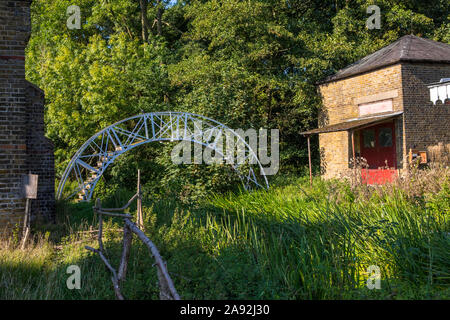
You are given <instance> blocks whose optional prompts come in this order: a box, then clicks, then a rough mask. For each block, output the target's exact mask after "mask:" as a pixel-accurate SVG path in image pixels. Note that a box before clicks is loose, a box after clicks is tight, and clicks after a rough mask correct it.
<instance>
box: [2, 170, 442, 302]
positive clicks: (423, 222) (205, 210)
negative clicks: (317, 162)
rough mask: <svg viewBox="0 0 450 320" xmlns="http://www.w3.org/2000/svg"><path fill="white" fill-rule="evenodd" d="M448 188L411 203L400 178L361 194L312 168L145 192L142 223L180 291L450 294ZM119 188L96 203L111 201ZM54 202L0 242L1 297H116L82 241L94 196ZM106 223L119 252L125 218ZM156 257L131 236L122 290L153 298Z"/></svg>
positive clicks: (254, 295)
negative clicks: (244, 181)
mask: <svg viewBox="0 0 450 320" xmlns="http://www.w3.org/2000/svg"><path fill="white" fill-rule="evenodd" d="M447 190H448V186H443V187H442V189H441V191H440V192H438V193H436V194H432V195H427V196H424V198H423V201H422V202H423V205H418V204H417V201H410V199H408V197H407V195H405V194H404V192H403V191H402V190H400V189H399V190H389V192H386V193H385V194H382V193H377V194H375V193H374V195H373V196H372V197H371V198H370V200H363V199H362V198H359V197H358V195H357V193H356V191H354V190H352V189H351V188H349V187H348V186H347V185H346V184H344V183H337V182H329V183H326V182H322V181H320V180H315V181H314V187H313V188H310V187H309V185H308V183H306V180H305V179H299V180H293V181H291V182H290V183H287V184H286V183H285V184H283V186H279V187H273V188H272V189H271V190H270V191H268V192H267V191H256V192H252V193H247V192H241V193H239V194H227V195H212V196H211V197H210V198H209V199H208V200H205V201H204V202H201V203H198V204H197V205H196V206H195V208H194V207H190V206H186V205H183V204H181V203H179V202H177V201H175V200H170V199H166V200H161V201H158V202H154V203H152V202H147V203H145V213H146V229H147V234H148V236H149V237H150V238H151V239H152V240H153V241H154V242H155V244H156V245H157V246H158V247H159V249H160V252H161V254H162V256H163V257H164V259H165V260H166V261H167V265H168V268H169V271H170V272H171V273H172V276H173V279H174V282H175V285H176V287H177V290H178V291H179V293H180V295H181V296H182V297H183V298H186V299H393V298H395V299H410V298H415V299H434V298H449V287H450V286H449V285H450V251H449V250H448V248H449V245H450V236H449V232H450V224H449V219H448V209H449V208H448V193H447ZM117 197H118V198H117V199H114V197H113V198H110V199H108V200H106V201H104V202H103V203H105V205H107V206H118V205H119V204H121V202H123V201H121V200H123V199H122V198H123V197H122V196H121V195H120V194H118V195H117ZM58 210H59V216H58V221H59V223H58V224H57V225H56V226H53V227H52V229H51V228H50V229H49V228H48V227H44V226H41V229H35V230H42V232H43V233H44V234H45V232H47V239H48V240H46V239H45V237H44V239H42V240H41V241H40V242H39V243H38V244H37V245H36V246H35V247H33V248H29V249H27V251H24V252H21V251H20V250H18V249H16V248H15V247H14V246H13V245H9V246H3V247H4V249H1V250H0V281H1V286H0V298H2V299H17V298H19V299H113V298H114V293H113V291H112V288H111V282H110V275H109V273H108V270H106V268H105V267H104V265H103V264H102V262H101V261H100V259H99V258H98V257H97V256H95V255H93V254H91V253H90V252H87V251H86V250H85V249H84V245H86V244H88V245H91V246H96V243H95V238H93V237H92V236H90V235H89V234H90V233H89V232H87V231H89V230H90V228H91V227H90V226H92V227H93V228H94V229H95V228H96V219H95V217H93V216H92V204H67V203H66V204H61V205H60V206H59V209H58ZM105 227H106V230H107V231H106V233H105V238H106V241H105V245H106V249H107V254H108V256H109V257H110V259H111V261H113V263H115V264H117V263H118V261H119V257H120V250H121V243H120V241H121V239H120V228H121V225H120V224H119V220H117V219H115V220H111V221H108V222H107V224H106V226H105ZM49 230H50V234H48V232H49ZM118 230H119V232H118ZM94 235H95V233H94ZM152 263H153V261H152V259H151V258H150V257H149V256H148V251H147V250H146V249H145V248H144V247H142V246H141V245H140V244H139V242H138V241H135V242H134V244H133V250H132V254H131V257H130V267H129V273H128V276H127V281H126V282H125V283H124V287H123V293H124V295H125V296H126V297H127V298H130V299H157V298H158V289H157V285H156V271H155V269H154V268H153V267H152ZM71 264H76V265H79V266H80V268H81V270H82V288H81V290H68V289H67V287H66V279H67V277H68V276H69V275H67V274H66V268H67V266H69V265H71ZM370 265H377V266H379V267H380V269H381V290H369V289H368V288H367V287H366V281H367V278H368V275H367V274H366V270H367V268H368V267H369V266H370Z"/></svg>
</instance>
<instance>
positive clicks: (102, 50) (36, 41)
mask: <svg viewBox="0 0 450 320" xmlns="http://www.w3.org/2000/svg"><path fill="white" fill-rule="evenodd" d="M73 4H74V2H73V1H70V0H52V1H47V0H35V1H33V5H32V19H33V32H32V37H31V39H30V43H29V46H28V50H27V77H28V79H29V80H30V81H32V82H33V83H35V84H36V85H38V86H40V87H41V88H42V89H43V90H44V91H45V94H46V118H45V119H46V125H47V136H48V137H49V138H50V139H51V140H53V141H54V143H55V148H56V161H57V170H58V173H59V174H61V172H62V170H63V169H64V166H65V165H66V164H67V162H68V161H69V159H70V157H71V155H72V154H73V153H74V152H75V151H76V150H77V149H78V148H79V147H80V146H81V145H82V143H83V142H84V141H85V140H86V139H87V138H89V137H90V136H91V135H92V134H94V133H95V132H97V131H99V130H100V129H101V128H103V127H105V126H107V125H109V124H112V123H113V122H116V121H118V120H120V119H123V118H126V117H129V116H131V115H134V114H137V113H140V112H151V111H164V110H174V111H189V112H193V113H198V114H202V115H205V116H208V117H211V118H214V119H216V120H218V121H221V122H223V123H225V124H227V125H228V126H230V127H233V128H243V129H246V128H250V127H252V128H260V127H264V128H269V129H270V128H273V129H279V130H280V138H281V145H280V148H281V169H282V171H283V170H294V169H295V168H300V167H302V166H304V165H305V164H306V162H307V152H306V148H305V141H304V139H302V138H301V137H300V136H299V135H298V133H299V132H301V131H304V130H306V129H309V128H311V127H314V126H316V125H317V111H318V109H319V108H320V103H321V101H320V97H319V96H318V93H317V90H316V83H317V81H319V80H321V79H323V78H324V77H326V76H328V75H331V74H333V73H334V72H336V71H337V70H339V69H340V68H342V67H345V66H346V65H348V64H350V63H353V62H355V61H356V60H358V59H360V58H362V57H364V56H365V55H367V54H370V53H372V52H374V51H376V50H378V49H380V48H381V47H383V46H386V45H387V44H389V43H391V42H393V41H395V40H397V39H398V38H399V37H401V36H403V35H405V34H411V33H412V34H415V35H418V36H422V37H428V38H431V39H433V40H437V41H442V42H446V43H450V31H449V30H450V3H449V2H448V1H446V0H434V1H429V0H428V1H425V0H407V1H404V0H402V1H397V0H379V1H369V0H346V1H344V0H333V1H331V0H281V1H280V0H245V1H244V0H187V1H167V0H78V1H76V5H78V6H79V7H80V8H81V20H82V24H81V29H79V30H70V29H69V28H68V27H67V26H66V21H67V19H68V15H67V8H68V7H69V6H70V5H73ZM372 4H375V5H378V6H379V7H380V9H381V28H380V29H372V30H369V29H368V28H367V27H366V19H367V18H368V17H369V16H370V14H368V13H367V11H366V9H367V7H368V6H369V5H372ZM152 150H153V151H152ZM142 152H143V153H144V154H142ZM142 152H141V153H140V154H139V155H136V154H135V155H129V157H130V158H131V159H132V161H131V163H137V162H138V160H139V159H138V158H137V157H138V156H139V157H140V159H149V158H151V157H150V154H152V152H153V153H154V149H152V148H147V149H145V150H144V151H142ZM153 155H154V154H153ZM147 161H150V160H147ZM126 163H129V162H126ZM124 165H125V164H124ZM158 165H159V166H163V168H166V169H167V170H159V171H160V172H162V173H160V174H161V175H164V172H166V173H167V174H168V172H170V170H168V168H169V167H170V164H169V163H167V161H162V162H161V161H160V163H159V164H158ZM172 169H173V170H175V168H172ZM172 173H173V172H172ZM160 178H161V176H160ZM166 178H167V176H166ZM169 180H170V179H169Z"/></svg>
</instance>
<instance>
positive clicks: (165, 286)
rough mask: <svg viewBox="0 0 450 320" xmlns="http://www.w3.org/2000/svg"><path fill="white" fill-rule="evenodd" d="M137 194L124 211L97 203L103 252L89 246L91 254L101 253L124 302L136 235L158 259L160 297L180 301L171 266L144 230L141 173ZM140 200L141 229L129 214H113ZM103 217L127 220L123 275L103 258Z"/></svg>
mask: <svg viewBox="0 0 450 320" xmlns="http://www.w3.org/2000/svg"><path fill="white" fill-rule="evenodd" d="M137 189H138V191H137V193H136V194H135V195H134V196H133V197H132V198H131V199H130V200H129V201H128V203H127V204H126V205H125V206H124V207H122V208H112V209H106V208H102V206H101V202H100V199H97V201H96V203H95V206H94V208H93V209H94V212H95V213H96V214H97V215H98V222H99V228H98V245H99V249H98V250H97V249H94V248H91V247H89V246H85V248H86V249H87V250H90V251H92V252H95V253H98V255H99V256H100V258H101V259H102V260H103V262H104V263H105V265H106V267H107V268H108V269H109V270H110V271H111V274H112V279H111V280H112V282H113V287H114V292H115V293H116V297H117V299H119V300H124V297H123V295H122V294H121V292H120V283H121V282H122V281H124V280H125V276H126V273H127V267H128V260H129V258H130V249H131V244H132V242H133V233H135V234H136V235H137V236H138V238H139V239H140V240H141V241H142V242H144V244H145V245H146V246H147V247H148V248H149V250H150V253H151V255H152V256H153V258H154V259H155V265H156V270H157V275H158V280H159V288H160V294H159V297H160V299H161V300H180V296H179V295H178V293H177V291H176V289H175V286H174V284H173V281H172V279H171V278H170V275H169V272H168V271H167V266H166V263H165V262H164V260H163V259H162V258H161V255H160V254H159V251H158V249H157V248H156V246H155V245H154V243H153V242H152V241H151V240H150V239H149V238H148V237H147V236H146V235H145V233H144V232H143V231H142V230H141V229H143V227H144V219H143V211H142V192H141V185H140V172H139V171H138V184H137ZM136 198H137V200H138V201H137V208H138V210H137V223H138V224H139V226H138V225H137V224H136V223H134V222H132V221H131V219H132V218H133V217H132V216H131V215H128V214H121V213H112V212H114V211H122V210H124V209H126V208H127V207H129V206H130V204H131V202H132V201H134V200H135V199H136ZM103 215H106V216H113V217H121V218H123V220H124V227H123V244H122V255H121V259H120V264H119V269H118V270H119V271H118V272H116V270H115V269H114V268H113V267H112V266H111V264H110V263H109V261H108V259H106V257H105V256H104V254H103V250H104V248H103V239H102V238H103Z"/></svg>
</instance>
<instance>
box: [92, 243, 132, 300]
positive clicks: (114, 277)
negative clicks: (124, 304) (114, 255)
mask: <svg viewBox="0 0 450 320" xmlns="http://www.w3.org/2000/svg"><path fill="white" fill-rule="evenodd" d="M85 248H86V249H87V250H90V251H92V252H95V253H98V255H99V256H100V258H101V259H102V260H103V262H104V263H105V265H106V267H107V268H108V269H109V271H111V273H112V277H111V280H112V283H113V287H114V292H115V293H116V297H117V299H119V300H125V298H124V297H123V295H122V293H121V292H120V286H119V279H118V278H117V273H116V270H114V268H113V267H112V266H111V264H110V263H109V261H108V259H106V257H105V256H104V255H103V253H102V252H101V251H100V250H97V249H94V248H91V247H89V246H85Z"/></svg>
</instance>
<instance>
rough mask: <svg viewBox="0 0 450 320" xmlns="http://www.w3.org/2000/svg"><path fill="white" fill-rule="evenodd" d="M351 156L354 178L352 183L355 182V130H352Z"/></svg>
mask: <svg viewBox="0 0 450 320" xmlns="http://www.w3.org/2000/svg"><path fill="white" fill-rule="evenodd" d="M352 156H353V179H355V181H354V183H355V184H356V181H357V179H356V155H355V131H354V130H352Z"/></svg>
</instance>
